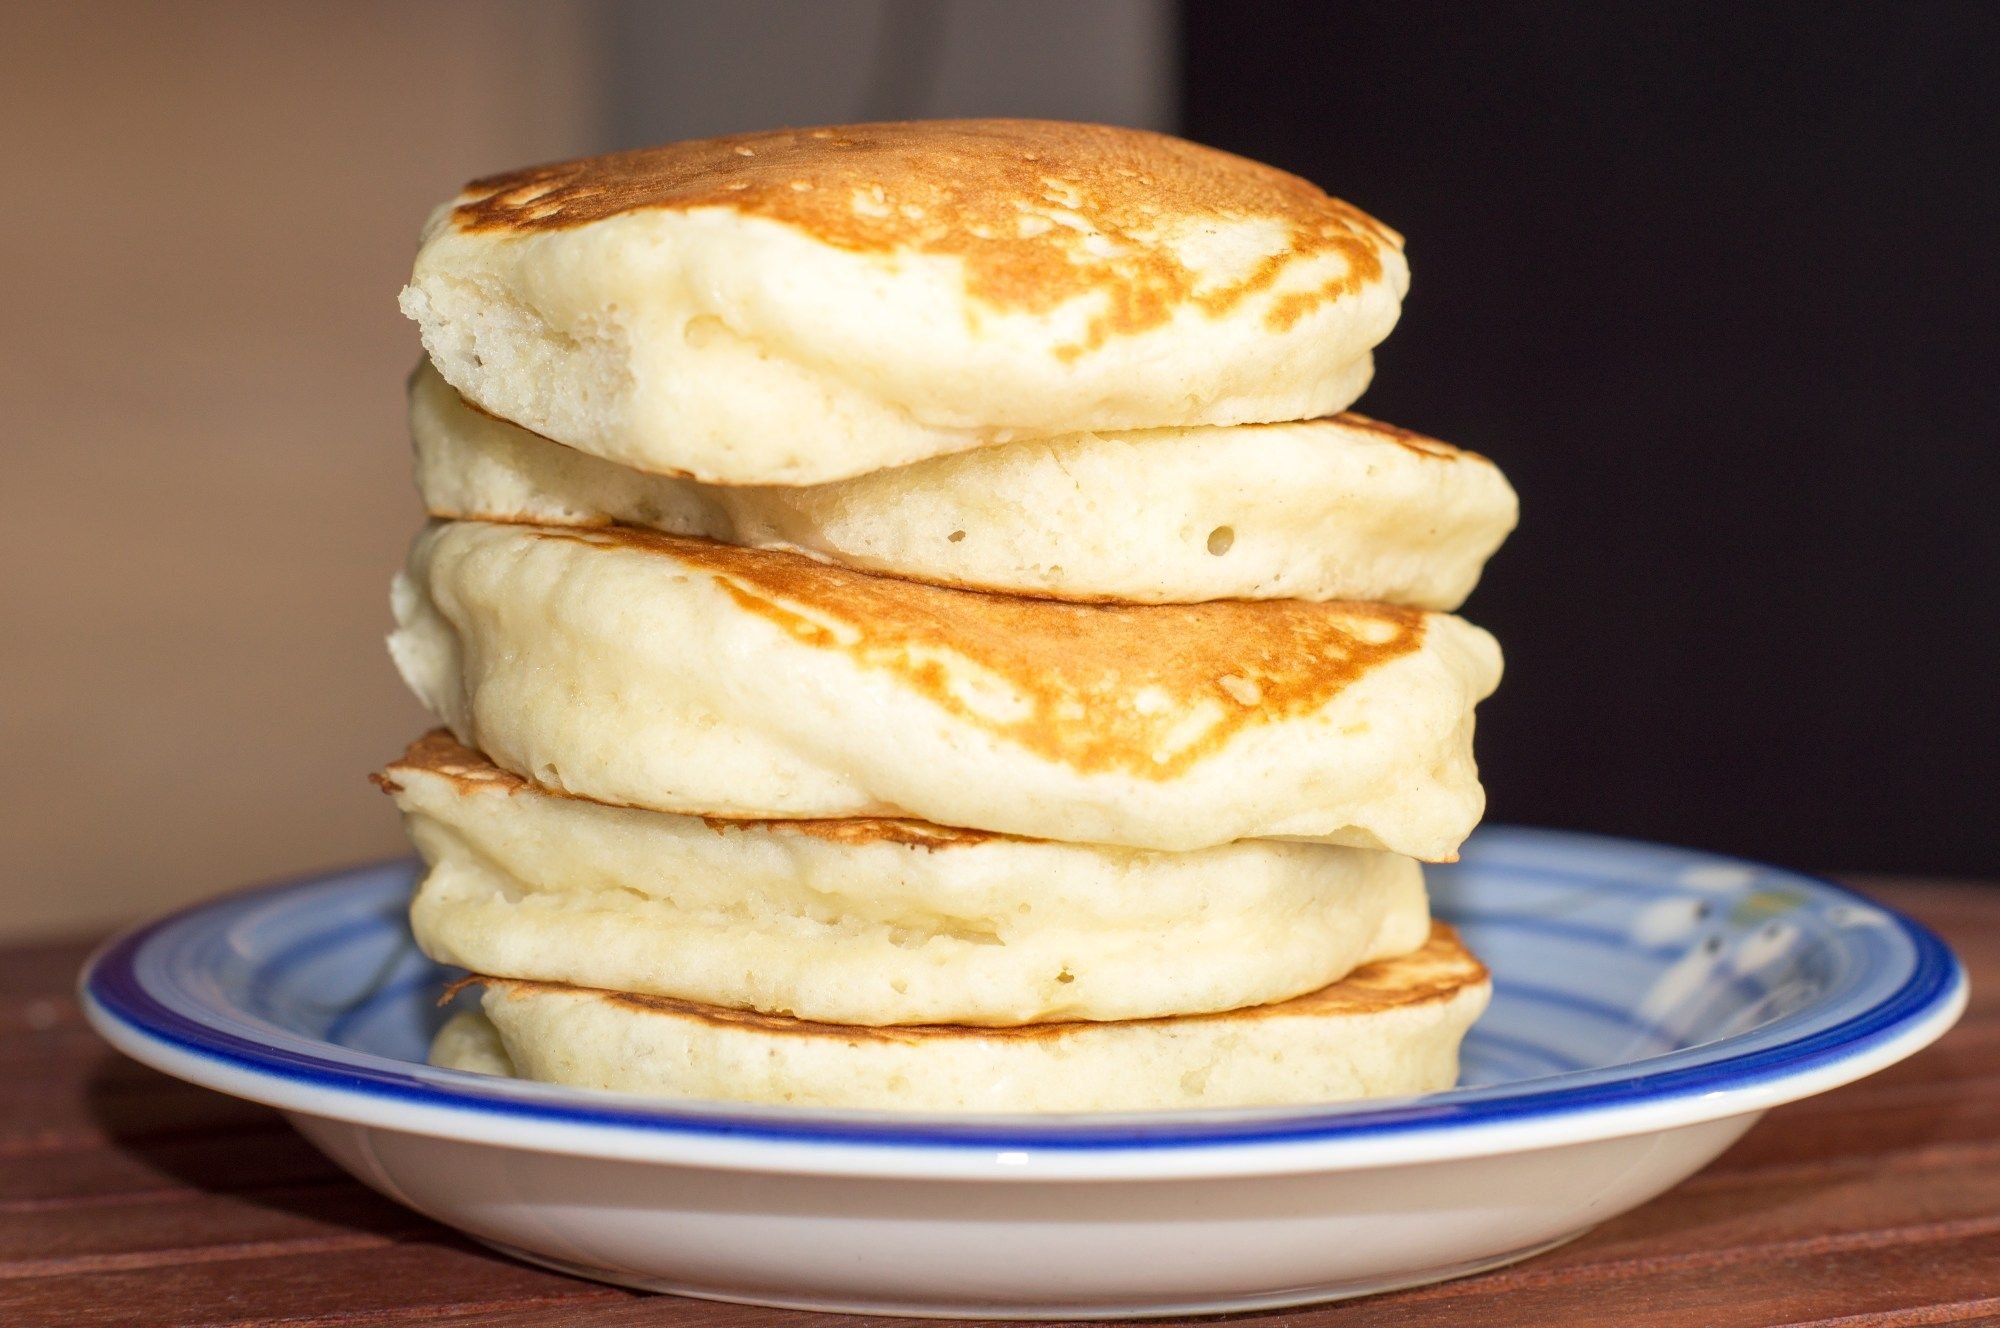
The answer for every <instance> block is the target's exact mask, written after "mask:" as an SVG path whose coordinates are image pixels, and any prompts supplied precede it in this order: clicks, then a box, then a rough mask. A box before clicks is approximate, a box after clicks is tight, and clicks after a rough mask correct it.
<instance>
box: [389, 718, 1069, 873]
mask: <svg viewBox="0 0 2000 1328" xmlns="http://www.w3.org/2000/svg"><path fill="white" fill-rule="evenodd" d="M410 772H421V773H424V774H430V775H435V776H437V777H439V778H441V779H444V780H448V781H449V782H450V783H451V784H452V785H453V786H454V787H456V788H457V789H458V791H459V792H460V793H467V794H477V793H481V792H483V791H485V790H488V789H494V790H498V791H500V792H502V793H506V794H509V795H512V794H516V793H542V794H546V795H547V796H549V797H552V798H568V799H570V800H572V801H575V802H594V803H596V804H597V805H598V806H600V807H621V806H623V804H621V803H610V802H604V801H601V800H599V799H596V798H585V797H583V796H581V795H579V794H575V793H570V792H567V791H565V790H562V789H552V788H544V787H542V786H541V785H540V784H537V783H535V782H534V781H533V780H531V779H527V778H525V777H523V776H521V775H517V774H515V773H514V772H513V771H511V770H507V769H504V768H502V767H500V766H497V765H495V764H494V763H493V762H492V760H491V759H489V758H488V757H487V756H486V755H485V754H484V753H483V752H479V751H476V750H474V749H473V748H471V747H467V746H466V745H465V744H464V743H462V742H460V741H459V740H458V739H457V738H456V737H455V736H453V734H452V732H451V730H450V729H444V728H438V729H432V730H431V731H430V732H429V733H426V734H424V736H423V737H421V738H418V739H417V740H416V741H415V742H413V743H411V744H410V745H409V747H408V749H407V750H405V751H404V753H403V755H402V756H401V757H400V758H398V759H397V760H394V761H391V762H390V763H389V765H388V766H387V767H386V768H385V769H383V770H382V772H381V773H380V774H376V775H371V776H369V778H371V779H373V780H374V781H375V783H376V784H377V785H379V786H380V787H381V788H382V790H383V791H384V792H385V793H397V792H400V791H401V790H402V788H403V785H402V784H401V783H399V782H398V781H397V775H398V774H404V775H406V776H407V774H408V773H410ZM699 819H700V820H701V821H702V822H703V823H704V824H706V825H707V826H708V828H709V829H711V830H713V831H715V832H716V833H717V834H719V835H721V834H730V833H736V834H742V833H745V832H749V831H759V832H763V833H775V834H791V835H805V836H808V837H809V838H812V839H824V840H827V841H829V842H830V843H835V844H856V845H860V844H905V845H908V846H910V847H912V848H927V849H937V848H951V847H954V846H957V845H960V844H981V843H987V842H989V841H992V840H997V839H1015V840H1019V839H1021V836H1018V835H1003V834H999V833H996V832H993V831H989V830H961V829H958V828H957V827H954V826H947V825H932V824H930V823H929V822H928V821H910V820H900V819H896V818H892V817H886V816H848V817H837V818H822V819H814V820H780V819H774V818H768V817H760V818H756V819H746V818H741V817H730V816H703V817H700V818H699ZM1024 842H1033V841H1024Z"/></svg>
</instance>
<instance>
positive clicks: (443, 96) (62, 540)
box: [0, 0, 597, 935]
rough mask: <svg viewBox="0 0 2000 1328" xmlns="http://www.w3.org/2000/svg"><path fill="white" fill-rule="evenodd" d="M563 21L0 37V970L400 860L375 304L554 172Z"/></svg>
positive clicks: (420, 11)
mask: <svg viewBox="0 0 2000 1328" xmlns="http://www.w3.org/2000/svg"><path fill="white" fill-rule="evenodd" d="M586 17H587V15H583V14H582V13H581V10H580V6H579V5H578V4H564V3H548V2H547V0H461V2H458V3H443V2H439V0H430V2H428V3H422V4H407V3H397V2H395V0H343V2H342V3H339V4H324V3H305V2H303V0H280V2H277V3H273V2H272V0H235V2H234V3H220V2H217V0H206V2H204V3H186V4H171V5H167V4H148V3H138V2H136V0H135V2H133V3H118V2H116V0H92V2H89V3H73V2H64V3H22V2H21V0H13V3H9V4H5V5H0V123H4V124H5V125H6V129H5V131H4V133H0V174H4V178H5V180H6V186H5V190H4V197H5V199H6V207H5V208H4V209H0V287H4V290H5V292H6V304H5V308H4V312H0V403H3V404H4V407H5V426H4V427H5V430H6V439H7V441H6V445H5V448H6V451H5V455H6V466H5V470H4V472H0V558H4V571H0V753H4V761H5V771H6V774H5V787H4V792H3V793H0V852H4V853H5V861H4V862H0V935H19V934H35V933H45V932H50V931H55V930H64V931H74V930H82V929H88V928H95V927H101V926H103V925H105V924H107V923H110V922H114V921H117V920H120V919H123V918H127V917H131V916H135V915H138V914H140V913H143V912H148V911H151V910H154V909H157V908H159V907H162V906H164V905H166V904H169V903H173V902H178V901H181V900H184V899H188V898H192V897H194V896H197V895H200V894H205V893H210V892H213V891H216V890H219V889H222V888H225V887H228V886H231V885H235V884H240V883H242V882H245V881H252V880H256V879H258V878H260V877H268V876H271V875H274V874H282V873H289V872H296V871H300V870H304V869H307V868H311V867H314V866H319V865H325V864H330V863H339V862H343V861H352V860H356V859H362V858H368V857H376V856H381V855H385V854H390V853H397V852H401V851H404V850H403V847H402V843H401V837H400V834H399V831H398V828H397V825H396V823H395V817H394V815H393V814H392V811H391V809H390V807H389V806H388V804H387V801H386V799H384V798H382V797H381V796H380V795H379V794H377V793H376V792H375V791H374V790H373V789H372V788H371V787H369V785H368V784H367V782H366V778H365V776H366V775H367V773H368V771H370V770H371V769H373V768H375V767H376V766H377V765H378V764H379V763H380V762H381V761H382V760H383V759H384V758H385V757H386V756H389V755H391V754H393V753H394V752H396V751H398V750H400V747H401V745H402V743H403V742H404V741H405V740H407V739H408V738H409V737H410V736H411V735H413V734H414V733H416V732H417V731H419V729H421V728H422V727H423V726H424V719H423V717H422V715H421V714H420V713H419V711H418V709H417V707H416V705H415V704H414V703H413V702H412V701H410V700H409V699H407V697H406V696H405V695H404V694H403V691H402V688H401V686H400V685H399V684H398V682H397V681H396V678H395V676H394V674H393V672H392V671H391V669H390V667H389V664H388V662H387V659H386V658H385V656H384V654H383V651H382V646H381V640H382V635H383V632H384V630H385V628H386V619H387V607H386V599H385V594H386V586H387V581H388V577H389V575H390V572H391V570H392V568H393V567H394V565H395V564H396V562H397V560H398V557H399V555H400V553H401V551H402V549H403V547H404V546H405V544H406V543H407V541H408V539H409V537H410V535H411V533H412V532H413V531H414V529H415V528H416V524H417V521H418V510H417V506H416V503H415V500H414V499H413V498H412V496H411V491H410V482H409V475H408V462H407V447H406V443H405V441H404V433H403V425H402V420H401V387H402V381H403V377H404V375H405V373H406V372H407V371H408V370H409V368H410V366H411V365H412V364H413V363H414V362H415V359H416V356H417V339H416V336H415V333H414V331H413V330H412V328H411V325H410V324H408V323H406V322H405V321H404V320H403V318H402V317H401V316H400V315H399V314H398V313H397V312H396V304H395V297H396V291H397V289H398V287H399V286H400V285H401V282H402V279H403V277H404V275H405V274H406V272H407V270H408V265H409V259H410V255H411V252H412V249H413V246H414V241H415V236H416V231H417V227H418V225H419V223H420V222H421V221H422V219H423V217H424V214H425V212H426V211H427V210H428V209H429V207H430V206H431V205H432V204H433V203H435V202H437V201H438V200H440V199H441V198H443V197H444V196H446V195H447V194H448V193H449V192H450V191H451V190H452V189H453V188H454V187H455V186H456V185H457V184H458V183H459V182H460V181H461V180H463V179H465V178H467V177H468V176H470V175H473V174H476V173H479V172H483V171H486V170H490V169H498V168H502V167H506V166H511V165H518V164H521V163H523V162H526V161H530V160H536V159H546V158H550V157H557V156H562V155H565V154H569V153H572V152H575V151H577V150H580V149H582V148H583V147H585V146H586V145H587V142H588V140H589V138H590V136H591V135H592V133H593V132H594V128H595V125H596V122H597V113H596V110H595V107H594V106H593V105H592V104H591V102H590V99H591V97H592V96H593V88H594V86H595V83H596V80H595V78H594V77H593V73H592V70H591V69H590V68H589V60H590V58H591V51H592V50H593V49H594V48H593V45H592V43H591V42H590V41H589V40H588V39H587V31H586V29H587V27H588V24H587V22H585V21H584V19H585V18H586Z"/></svg>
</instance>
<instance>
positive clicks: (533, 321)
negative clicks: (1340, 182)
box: [380, 121, 1515, 1111]
mask: <svg viewBox="0 0 2000 1328" xmlns="http://www.w3.org/2000/svg"><path fill="white" fill-rule="evenodd" d="M1407 274H1408V269H1407V267H1406V265H1405V263H1404V260H1403V254H1402V242H1401V238H1400V237H1399V236H1397V235H1396V234H1395V233H1394V232H1393V231H1391V230H1389V229H1388V228H1386V227H1384V226H1382V225H1381V224H1380V223H1378V222H1376V221H1374V220H1372V219H1371V218H1369V217H1367V216H1366V215H1364V214H1362V213H1361V212H1359V211H1357V210H1355V209H1354V208H1352V207H1350V206H1348V205H1347V204H1345V203H1342V202H1340V201H1338V200H1337V199H1333V198H1330V197H1328V196H1327V195H1326V194H1325V193H1323V192H1322V191H1320V190H1319V189H1318V188H1316V187H1314V186H1312V185H1310V184H1308V183H1306V182H1305V181H1303V180H1299V179H1297V178H1295V177H1292V176H1289V175H1286V174H1284V173H1282V172H1280V171H1276V170H1273V169H1271V168H1269V167H1265V166H1261V165H1258V164H1256V163H1254V162H1250V161H1246V160H1243V159H1241V158H1238V157H1233V156H1230V155H1228V154H1225V153H1221V152H1216V151H1212V150H1210V149H1206V148H1201V147H1197V146H1194V145H1192V144H1189V143H1185V142H1182V141H1180V140H1177V139H1173V138H1168V137H1163V136H1160V135H1156V134H1149V133H1142V132H1137V131H1132V130H1123V129H1110V128H1103V127H1095V126H1080V125H1068V124H1055V123H1046V122H1033V121H960V122H939V123H925V124H902V125H864V126H856V127H850V128H840V129H820V130H812V131H798V132H780V133H769V134H757V135H746V136H740V137H734V138H725V139H714V140H708V141H703V142H694V143H681V144H675V145H671V146H668V147H664V148H658V149H652V150H648V151H642V152H632V153H623V154H618V155H615V156H608V157H599V158H593V159H590V160H585V161H576V162H569V163H564V164H561V165H556V166H549V167H543V168H538V169H533V170H527V171H522V172H519V173H516V174H511V175H506V176H499V177H495V178H491V179H484V180H478V181H475V182H473V183H472V184H471V185H469V186H467V187H466V189H465V190H464V191H463V192H462V193H461V194H460V195H459V196H458V197H457V198H456V199H455V200H453V201H452V202H450V203H448V204H446V205H445V206H444V207H442V208H440V209H439V210H438V212H437V213H436V214H435V215H434V216H433V217H432V219H431V221H430V224H429V226H428V228H427V230H426V232H425V235H424V239H423V245H422V249H421V251H420V253H419V255H418V258H417V262H416V270H415V273H414V275H413V277H412V278H411V282H410V285H409V286H408V288H407V289H406V290H405V291H404V294H403V308H404V311H405V312H406V313H408V314H409V315H410V316H411V317H412V318H414V319H415V320H416V321H417V322H418V323H419V325H420V326H421V329H422V334H423V341H424V346H425V348H426V350H427V351H428V352H429V362H428V363H427V364H426V365H425V366H424V367H423V368H422V369H420V370H419V372H418V374H417V376H416V378H415V379H414V381H413V383H412V387H411V424H412V431H413V434H414V438H415V443H416V450H417V476H418V482H419V486H420V488H421V489H422V492H423V497H424V501H425V503H426V504H427V506H428V508H429V510H430V512H431V513H432V515H433V517H434V518H435V519H434V520H433V522H432V524H431V525H430V527H429V528H428V529H427V530H426V531H425V532H424V534H423V535H422V536H421V537H420V538H419V540H418V541H417V544H416V547H415V550H414V552H413V553H412V555H411V559H410V564H409V567H408V570H407V572H406V573H405V574H404V575H403V576H401V577H400V578H398V581H397V584H396V587H395V594H394V607H395V612H396V619H397V623H398V626H397V629H396V631H395V633H394V635H393V636H392V637H391V640H390V647H391V652H392V654H393V655H394V657H395V660H396V663H397V665H398V667H399V668H400V669H401V671H402V674H403V676H404V678H405V679H406V680H407V681H408V683H409V684H410V686H411V688H412V689H413V690H415V692H416V693H417V695H418V696H419V697H420V698H422V700H423V701H424V702H425V703H426V704H427V705H428V706H429V707H430V708H431V709H432V710H433V711H434V712H435V713H436V714H437V715H438V717H439V718H440V719H441V720H442V721H443V723H444V725H445V728H444V729H441V730H439V731H437V732H435V733H433V734H431V735H429V736H427V737H425V738H423V739H421V740H419V741H418V742H417V743H416V744H415V745H414V746H412V747H411V748H410V750H409V751H408V752H407V753H406V754H405V755H404V756H403V758H402V759H401V760H399V761H397V762H395V763H393V764H392V765H390V766H389V768H388V769H387V770H386V771H385V772H384V773H383V774H382V776H380V778H381V780H382V782H383V784H384V786H385V787H387V788H388V789H389V790H390V791H391V792H392V793H393V794H394V795H395V797H396V800H397V802H398V803H399V805H400V806H401V807H402V809H403V810H404V812H405V814H406V816H407V819H408V824H409V829H410V833H411V836H412V838H413V839H414V840H415V841H416V844H417V847H418V848H419V850H420V851H421V852H422V853H423V856H424V858H425V860H426V861H427V862H428V863H429V867H430V870H429V873H428V875H427V877H426V878H425V880H424V882H423V884H422V886H421V887H420V889H419V891H418V893H417V897H416V900H415V903H414V906H413V908H412V921H413V924H414V927H415V931H416V934H417V938H418V940H419V942H420V943H421V944H422V945H423V947H424V949H425V950H426V952H428V953H429V954H430V955H432V956H433V957H435V958H436V959H438V960H440V961H443V962H445V963H449V964H454V965H459V966H463V967H464V968H466V969H469V970H470V971H471V972H472V973H473V974H475V975H476V976H475V977H474V978H473V979H471V981H475V982H477V983H480V984H482V985H483V995H482V1000H481V1007H482V1009H483V1012H484V1013H483V1015H468V1016H461V1017H460V1018H459V1019H457V1020H455V1021H454V1022H453V1023H451V1024H450V1025H448V1026H447V1028H446V1029H445V1031H444V1032H443V1033H442V1034H441V1035H440V1037H439V1040H438V1043H437V1045H436V1047H435V1048H434V1050H433V1058H434V1059H435V1060H437V1061H438V1062H439V1063H440V1064H445V1065H452V1066H457V1067H461V1068H473V1069H485V1070H490V1071H493V1072H498V1073H512V1074H518V1075H522V1076H525V1077H529V1078H534V1079H542V1080H549V1081H554V1082H559V1083H564V1084H572V1085H578V1086H586V1087H599V1088H616V1089H629V1090H636V1091H643V1092H649V1093H658V1094H670V1095H674V1096H683V1097H715V1098H732V1099H742V1100H751V1101H761V1102H791V1103H802V1104H814V1105H832V1106H881V1107H905V1108H919V1109H954V1110H994V1111H1008V1110H1083V1109H1125V1108H1149V1107H1193V1106H1232V1105H1244V1104H1253V1103H1275V1102H1295V1101H1311V1100H1331V1099H1338V1098H1346V1097H1355V1096H1362V1095H1376V1094H1387V1093H1404V1092H1416V1091H1423V1090H1428V1089H1434V1088H1439V1087H1443V1086H1446V1085H1448V1084H1449V1083H1451V1082H1452V1080H1453V1078H1454V1077H1455V1074H1456V1065H1457V1050H1458V1043H1459V1040H1460V1038H1461V1037H1462V1035H1463V1033H1464V1031H1465V1029H1466V1027H1467V1026H1468V1025H1469V1024H1470V1023H1471V1022H1472V1020H1473V1019H1474V1018H1475V1017H1476V1016H1477V1015H1478V1013H1479V1011H1480V1010H1481V1009H1482V1008H1483V1006H1484V1004H1485V1001H1486V996H1487V990H1488V988H1487V982H1486V975H1485V972H1484V970H1483V969H1482V968H1481V967H1480V965H1479V964H1478V962H1477V961H1476V960H1475V959H1473V958H1472V957H1471V956H1470V955H1468V954H1467V953H1466V952H1465V950H1464V949H1463V948H1462V947H1461V946H1460V945H1459V943H1458V941H1457V939H1456V938H1455V937H1454V936H1453V935H1452V933H1451V932H1450V931H1449V929H1447V928H1445V927H1442V926H1437V925H1433V924H1432V922H1431V920H1430V918H1429V912H1428V908H1427V905H1426V901H1425V894H1424V886H1423V878H1422V874H1421V869H1420V867H1419V860H1428V861H1443V860H1449V859H1450V858H1451V857H1452V856H1453V855H1454V854H1455V852H1456V850H1457V847H1458V845H1459V843H1460V842H1461V841H1462V840H1463V839H1464V837H1465V836H1466V834H1467V833H1468V832H1469V831H1470V830H1471V829H1472V827H1473V825H1474V823H1475V822H1476V821H1477V820H1478V818H1479V815H1480V812H1481V810H1482V808H1483V796H1482V793H1481V790H1480V788H1479V784H1478V779H1477V774H1476V771H1475V769H1474V765H1473V761H1472V752H1471V738H1472V710H1473V705H1474V703H1475V702H1477V701H1478V700H1480V699H1481V698H1482V697H1484V696H1485V695H1486V694H1487V693H1489V692H1490V691H1491V690H1492V689H1493V687H1494V685H1495V683H1496V682H1497V681H1498V678H1499V673H1500V657H1499V652H1498V650H1497V648H1496V647H1495V645H1494V643H1493V641H1492V639H1491V638H1490V637H1489V636H1487V635H1486V634H1485V633H1484V632H1482V631H1480V630H1479V629H1478V628H1476V627H1473V626H1470V625H1469V624H1467V623H1465V622H1464V621H1462V620H1460V619H1458V618H1456V617H1453V616H1451V615H1450V614H1449V613H1448V612H1447V611H1448V610H1450V609H1452V608H1455V607H1456V606H1457V605H1458V603H1459V602H1460V601H1461V600H1462V599H1463V598H1464V596H1465V595H1466V593H1467V592H1468V591H1469V590H1470V589H1471V587H1472V585H1473V583H1474V581H1475V580H1476V579H1477V577H1478V575H1479V571H1480V567H1481V565H1482V563H1483V562H1484V560H1485V559H1486V557H1487V556H1488V555H1489V554H1490V553H1491V552H1492V551H1493V549H1494V548H1495V547H1496V546H1497V545H1498V544H1499V542H1500V541H1501V540H1502V539H1503V538H1504V537H1505V535H1506V534H1507V532H1508V530H1510V529H1511V528H1512V526H1513V523H1514V517H1515V500H1514V495H1513V492H1512V491H1511V490H1510V489H1509V487H1508V485H1507V483H1506V481H1505V480H1504V479H1503V478H1502V477H1501V475H1500V473H1499V472H1498V471H1497V470H1496V469H1495V468H1494V467H1493V466H1492V465H1491V464H1490V463H1489V462H1487V461H1486V460H1484V459H1483V458H1480V457H1478V456H1475V455H1473V454H1471V453H1466V452H1461V451H1458V450H1457V449H1454V448H1451V447H1448V446H1446V445H1444V444H1442V443H1437V442H1434V441H1431V440H1429V439H1425V438H1421V437H1418V436H1416V435H1413V434H1410V433H1408V432H1406V431H1404V430H1401V429H1397V428H1393V427H1390V426H1388V425H1384V424H1379V423H1376V422H1374V421H1372V420H1369V419H1366V418H1364V417H1362V416H1359V415H1353V414H1340V413H1337V412H1341V411H1342V410H1344V408H1345V407H1347V406H1348V405H1349V404H1350V403H1351V402H1352V401H1353V400H1354V399H1355V398H1356V397H1357V396H1358V395H1359V394H1360V392H1361V391H1362V389H1363V388H1364V387H1365V386H1366V385H1367V382H1368V379H1369V376H1370V373H1371V372H1372V361H1371V359H1370V352H1371V349H1372V348H1373V347H1374V346H1375V345H1376V344H1377V343H1378V342H1379V341H1380V340H1381V339H1382V338H1383V337H1384V336H1386V335H1387V333H1388V331H1389V329H1390V327H1391V326H1392V325H1393V324H1394V322H1395V320H1396V316H1397V312H1398V308H1399V305H1400V301H1401V298H1402V295H1403V292H1404V289H1405V287H1406V285H1407V280H1408V275H1407Z"/></svg>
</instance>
